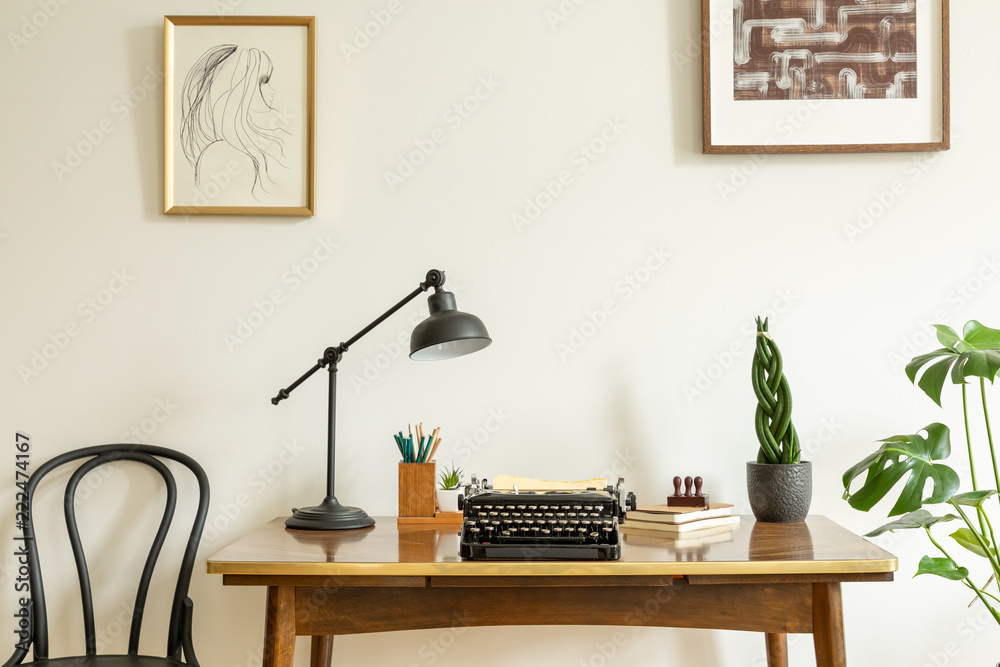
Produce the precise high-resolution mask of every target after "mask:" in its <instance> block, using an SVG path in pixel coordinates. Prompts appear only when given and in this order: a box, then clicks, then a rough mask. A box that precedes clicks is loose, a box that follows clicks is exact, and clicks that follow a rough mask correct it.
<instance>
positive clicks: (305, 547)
mask: <svg viewBox="0 0 1000 667" xmlns="http://www.w3.org/2000/svg"><path fill="white" fill-rule="evenodd" d="M625 525H626V528H625V529H624V530H623V535H622V542H623V543H622V557H621V559H620V560H617V561H583V562H580V561H463V560H462V559H461V558H460V557H459V555H458V550H459V537H458V531H459V528H460V526H459V525H457V524H451V525H426V524H403V525H397V524H396V518H395V517H378V518H376V520H375V525H374V526H372V527H371V528H362V529H359V530H343V531H329V532H325V531H302V530H289V529H287V528H285V525H284V518H278V519H275V520H274V521H271V522H270V523H268V524H266V525H265V526H263V527H261V528H259V529H257V530H255V531H254V532H252V533H250V534H248V535H246V536H244V537H242V538H240V539H239V540H237V541H236V542H234V543H233V544H231V545H229V546H228V547H226V548H225V549H223V550H222V551H220V552H219V553H217V554H215V555H214V556H212V557H211V558H209V559H208V561H207V565H208V572H209V573H210V574H244V575H326V576H431V575H436V576H444V575H447V576H483V575H490V576H507V575H509V576H526V575H527V576H577V575H700V574H712V575H720V574H722V575H767V574H815V573H828V574H840V573H885V572H893V571H895V570H896V568H897V562H896V557H895V556H893V555H892V554H890V553H889V552H887V551H884V550H883V549H881V548H879V547H877V546H875V545H874V544H872V543H870V542H868V541H867V540H865V539H863V538H861V537H859V536H857V535H855V534H854V533H852V532H850V531H849V530H847V529H846V528H842V527H841V526H839V525H837V524H835V523H834V522H832V521H830V520H829V519H827V518H825V517H822V516H810V517H809V518H808V519H807V520H806V521H805V522H802V523H793V524H773V523H757V522H756V521H754V518H753V517H752V516H743V517H741V521H740V525H739V527H737V528H736V529H735V530H733V531H732V532H731V533H723V534H715V535H711V536H707V537H705V538H704V540H703V541H701V543H700V544H699V543H698V542H699V540H698V539H697V538H691V537H689V536H688V535H689V534H688V535H686V536H685V537H684V538H683V541H677V540H675V539H673V538H672V537H670V536H669V534H667V533H661V532H654V531H636V530H629V529H628V528H627V526H628V524H627V523H626V524H625Z"/></svg>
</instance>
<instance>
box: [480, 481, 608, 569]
mask: <svg viewBox="0 0 1000 667" xmlns="http://www.w3.org/2000/svg"><path fill="white" fill-rule="evenodd" d="M483 495H488V494H483ZM557 495H566V494H557ZM586 495H587V496H594V497H589V498H574V497H572V496H571V499H570V500H569V501H564V500H563V499H562V498H552V499H551V500H548V501H546V499H545V494H538V498H537V499H534V498H533V499H530V500H529V499H527V498H525V496H524V495H523V494H519V495H516V496H511V497H509V498H503V497H500V498H483V497H482V496H476V497H474V498H473V499H471V502H470V501H467V506H466V507H465V518H464V525H463V526H462V550H463V553H462V555H463V556H464V557H466V558H532V559H555V560H563V559H589V560H609V559H611V560H613V559H617V558H618V553H619V549H620V546H619V545H620V542H619V535H618V517H617V516H616V515H615V513H614V507H613V505H612V503H611V502H594V500H595V497H596V499H597V500H601V499H602V498H601V497H600V495H599V494H586ZM557 501H558V502H557Z"/></svg>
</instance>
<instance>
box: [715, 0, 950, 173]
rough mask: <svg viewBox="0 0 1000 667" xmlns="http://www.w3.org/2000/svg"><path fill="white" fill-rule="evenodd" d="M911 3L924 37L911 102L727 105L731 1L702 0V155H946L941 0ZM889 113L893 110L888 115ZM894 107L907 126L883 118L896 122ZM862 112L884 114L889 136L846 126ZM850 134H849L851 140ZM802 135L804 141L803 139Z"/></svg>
mask: <svg viewBox="0 0 1000 667" xmlns="http://www.w3.org/2000/svg"><path fill="white" fill-rule="evenodd" d="M772 1H773V0H772ZM916 6H917V11H918V12H921V13H920V14H919V15H918V19H917V20H918V30H923V32H921V33H920V36H922V37H923V38H925V39H923V40H920V39H918V47H917V48H918V67H921V68H922V69H920V70H919V72H918V83H917V90H918V95H919V97H918V98H917V99H915V100H876V99H861V100H819V99H814V100H804V99H796V100H780V101H774V100H766V101H738V102H734V101H733V83H732V79H733V75H732V73H731V68H732V66H733V49H734V47H733V42H734V37H733V12H734V10H733V2H732V0H702V104H703V127H702V132H703V137H702V138H703V146H702V152H703V153H706V154H718V153H869V152H897V151H898V152H903V151H941V150H948V149H949V148H950V147H951V132H950V101H949V65H950V51H949V0H930V1H929V2H917V3H916ZM921 18H922V19H923V20H924V21H925V22H926V27H924V25H923V24H920V23H919V21H920V20H921ZM938 45H940V49H938ZM921 59H922V61H921ZM727 68H728V69H729V71H730V74H729V75H728V79H727V78H726V75H725V73H726V71H727ZM713 72H714V74H715V80H714V81H713V77H712V75H713ZM927 91H929V92H927ZM888 102H891V103H893V104H898V103H900V102H902V103H903V104H902V105H898V106H897V107H890V106H889V105H887V104H886V103H888ZM737 105H743V106H742V107H739V106H737ZM747 105H756V106H747ZM849 105H854V106H853V107H851V106H849ZM858 105H868V106H865V107H859V106H858ZM880 105H881V106H880ZM893 108H894V109H897V111H894V112H893V113H888V110H889V109H893ZM898 110H902V112H903V113H902V116H903V117H904V119H906V118H907V115H908V114H909V124H908V125H900V124H898V123H892V122H891V120H890V119H898V118H899V116H900V113H899V111H898ZM869 112H873V115H880V114H884V115H885V120H882V121H880V122H882V123H883V124H885V125H891V126H892V127H891V131H888V132H884V135H883V136H872V135H873V134H875V135H877V134H878V132H879V129H878V128H877V127H875V126H876V125H877V123H873V124H872V125H873V127H869V128H863V129H862V128H859V125H864V124H863V123H860V124H859V123H852V121H851V117H852V116H855V115H858V114H865V115H868V114H869ZM911 112H912V113H911ZM803 128H805V129H803ZM855 133H856V134H857V135H858V136H857V137H855V136H854V134H855ZM803 134H806V135H809V136H806V137H803V136H802V135H803ZM817 138H819V139H818V140H817Z"/></svg>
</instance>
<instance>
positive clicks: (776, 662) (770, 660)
mask: <svg viewBox="0 0 1000 667" xmlns="http://www.w3.org/2000/svg"><path fill="white" fill-rule="evenodd" d="M764 639H765V641H766V642H767V667H788V636H787V635H786V634H785V633H783V632H782V633H777V632H775V633H771V632H769V633H767V634H766V635H764Z"/></svg>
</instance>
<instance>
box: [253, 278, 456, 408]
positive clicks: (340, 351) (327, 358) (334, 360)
mask: <svg viewBox="0 0 1000 667" xmlns="http://www.w3.org/2000/svg"><path fill="white" fill-rule="evenodd" d="M442 285H444V271H439V270H438V269H431V270H430V271H428V272H427V276H426V277H425V278H424V281H423V282H422V283H420V285H418V286H417V288H416V289H415V290H413V291H412V292H410V293H409V294H407V295H406V296H405V297H403V298H402V299H401V300H400V301H399V302H398V303H397V304H396V305H395V306H393V307H392V308H390V309H389V310H387V311H385V312H384V313H382V314H381V315H379V316H378V317H377V318H375V320H374V321H373V322H372V323H371V324H369V325H368V326H366V327H365V328H364V329H362V330H361V331H359V332H358V333H356V334H354V335H353V336H352V337H351V338H349V339H348V340H347V342H346V343H341V344H340V345H338V346H336V347H328V348H326V350H325V351H324V352H323V358H322V359H319V360H318V361H317V362H316V365H315V366H313V367H312V368H310V369H309V370H308V371H306V372H305V373H304V374H303V375H302V377H300V378H299V379H298V380H296V381H295V382H293V383H292V384H290V385H288V386H287V387H285V388H284V389H281V390H279V391H278V395H277V396H275V397H274V398H272V399H271V403H272V404H273V405H277V404H278V403H280V402H281V401H283V400H285V399H286V398H288V395H289V394H291V393H292V391H294V390H295V388H296V387H298V386H299V385H300V384H302V383H303V382H305V381H306V380H308V379H309V378H310V376H312V374H313V373H315V372H316V371H318V370H319V369H321V368H326V367H327V366H328V365H330V364H333V365H334V366H336V365H337V364H338V363H339V362H340V358H341V357H342V356H343V355H344V353H345V352H347V349H348V348H349V347H350V346H352V345H354V344H355V343H356V342H358V340H360V339H361V338H362V337H363V336H364V335H365V334H367V333H368V332H369V331H371V330H372V329H374V328H375V327H377V326H378V325H380V324H382V322H384V321H385V320H387V319H388V318H389V317H391V316H392V315H393V314H394V313H395V312H396V311H397V310H399V309H400V308H402V307H403V306H405V305H406V304H408V303H409V302H410V301H413V299H415V298H417V297H418V296H419V295H420V294H421V293H423V292H426V291H427V290H429V289H430V288H431V287H434V288H436V289H438V290H440V288H441V286H442Z"/></svg>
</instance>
